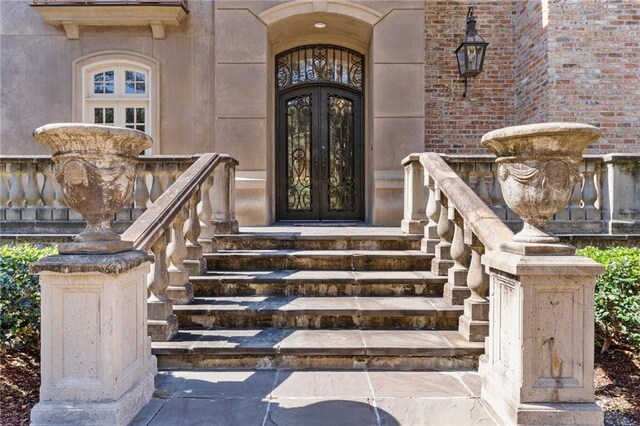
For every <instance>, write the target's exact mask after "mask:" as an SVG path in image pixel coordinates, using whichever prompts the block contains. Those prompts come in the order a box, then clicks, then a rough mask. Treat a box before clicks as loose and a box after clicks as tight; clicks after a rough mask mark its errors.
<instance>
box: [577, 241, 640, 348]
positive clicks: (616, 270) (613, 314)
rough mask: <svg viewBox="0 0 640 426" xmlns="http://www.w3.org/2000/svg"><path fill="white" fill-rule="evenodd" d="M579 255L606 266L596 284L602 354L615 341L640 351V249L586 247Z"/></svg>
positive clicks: (596, 308) (597, 314)
mask: <svg viewBox="0 0 640 426" xmlns="http://www.w3.org/2000/svg"><path fill="white" fill-rule="evenodd" d="M578 254H581V255H583V256H587V257H590V258H591V259H593V260H595V261H596V262H599V263H602V264H603V265H604V266H605V268H606V269H605V272H604V275H602V276H600V277H598V279H597V280H596V293H595V318H596V325H597V326H598V328H599V330H600V331H601V333H602V338H603V341H602V351H603V352H604V351H606V350H607V349H608V348H609V345H610V344H611V342H612V340H615V341H617V342H621V343H629V344H631V345H634V346H636V347H639V348H640V248H624V247H613V248H608V249H604V250H601V249H597V248H595V247H586V248H584V249H581V250H578Z"/></svg>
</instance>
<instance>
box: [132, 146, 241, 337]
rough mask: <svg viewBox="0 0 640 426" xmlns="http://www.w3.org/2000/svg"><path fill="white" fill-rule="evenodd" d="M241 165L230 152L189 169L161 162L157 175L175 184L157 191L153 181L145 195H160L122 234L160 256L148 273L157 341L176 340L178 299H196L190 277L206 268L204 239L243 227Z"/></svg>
mask: <svg viewBox="0 0 640 426" xmlns="http://www.w3.org/2000/svg"><path fill="white" fill-rule="evenodd" d="M156 164H164V163H161V162H157V163H156ZM237 164H238V162H237V161H236V160H234V159H233V158H231V157H229V156H227V155H219V154H202V155H200V156H198V157H197V159H196V161H195V162H193V164H191V166H190V167H189V168H188V169H186V170H185V171H184V172H182V171H181V170H180V168H179V167H174V166H173V165H171V166H170V167H165V166H164V165H163V166H161V167H158V173H157V174H156V176H160V173H164V174H165V175H167V176H166V179H167V182H169V183H171V185H170V186H168V187H166V189H164V190H163V189H158V190H153V185H152V190H151V191H150V192H149V195H148V196H147V195H146V194H144V192H143V195H141V196H140V199H141V200H144V199H146V197H149V199H151V198H152V197H153V195H152V194H154V193H159V195H158V196H157V198H156V199H155V200H153V204H152V205H151V206H149V207H148V208H147V209H146V210H144V211H143V212H141V214H140V215H139V217H138V218H137V219H136V221H135V222H134V223H133V224H132V225H131V226H130V227H129V228H128V229H127V230H126V231H125V232H124V233H123V234H122V239H123V240H126V241H132V242H133V245H134V247H135V248H136V249H138V250H143V251H147V252H150V253H151V254H153V257H154V259H155V261H154V263H153V265H152V268H151V270H150V272H149V277H148V282H149V285H148V287H149V294H150V295H149V301H148V312H149V320H148V332H149V335H150V337H151V339H152V340H154V341H164V340H170V339H171V338H172V337H173V336H175V334H176V333H177V320H176V316H175V314H174V313H173V304H174V303H180V304H184V303H189V302H190V301H191V300H193V288H192V286H191V283H190V282H189V276H190V275H198V274H201V273H202V272H203V271H204V270H205V260H204V258H203V252H204V249H203V244H202V243H204V245H207V244H209V245H210V244H211V238H212V237H213V234H214V233H227V232H235V231H237V220H236V219H235V210H234V208H233V200H234V186H233V185H232V182H233V176H234V173H235V167H236V165H237ZM152 168H153V169H155V167H152ZM140 179H142V178H140ZM154 182H155V179H154ZM141 187H144V186H142V185H141V186H140V187H137V188H141ZM137 188H136V189H137ZM162 188H165V187H162ZM212 190H213V194H211V192H212ZM135 192H136V191H135V190H134V199H135V197H136V195H135ZM216 200H222V202H217V203H215V201H216ZM214 206H215V209H217V210H216V211H217V212H218V214H217V215H213V213H212V212H213V211H214ZM134 208H135V204H134ZM201 242H202V243H201Z"/></svg>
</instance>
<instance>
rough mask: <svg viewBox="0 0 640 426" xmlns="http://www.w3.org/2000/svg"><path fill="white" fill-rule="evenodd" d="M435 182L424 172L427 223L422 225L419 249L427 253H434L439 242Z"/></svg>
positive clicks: (438, 205)
mask: <svg viewBox="0 0 640 426" xmlns="http://www.w3.org/2000/svg"><path fill="white" fill-rule="evenodd" d="M435 184H436V182H435V181H434V180H433V178H432V177H431V176H430V175H429V174H428V173H427V172H426V170H425V173H424V185H425V186H426V187H427V188H428V189H429V195H428V198H427V207H426V209H425V214H426V215H427V217H428V218H429V223H427V224H426V225H425V227H424V238H423V239H422V241H421V243H420V249H421V250H422V251H423V252H425V253H427V254H434V255H435V254H436V245H437V244H438V243H439V242H440V237H439V236H438V219H439V218H440V203H438V202H437V201H436V192H435Z"/></svg>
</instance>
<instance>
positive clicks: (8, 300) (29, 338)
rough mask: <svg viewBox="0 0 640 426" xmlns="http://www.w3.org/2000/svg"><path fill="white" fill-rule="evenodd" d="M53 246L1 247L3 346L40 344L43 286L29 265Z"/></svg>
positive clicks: (23, 346)
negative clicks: (41, 286)
mask: <svg viewBox="0 0 640 426" xmlns="http://www.w3.org/2000/svg"><path fill="white" fill-rule="evenodd" d="M54 253H56V249H54V248H38V247H35V246H32V245H29V244H24V245H18V246H0V329H1V330H2V342H1V344H2V346H3V347H9V348H13V349H33V350H35V349H38V348H39V347H40V286H39V285H38V277H37V276H35V275H31V274H29V266H30V265H31V264H32V263H33V262H35V261H37V260H38V259H40V258H41V257H44V256H47V255H50V254H54Z"/></svg>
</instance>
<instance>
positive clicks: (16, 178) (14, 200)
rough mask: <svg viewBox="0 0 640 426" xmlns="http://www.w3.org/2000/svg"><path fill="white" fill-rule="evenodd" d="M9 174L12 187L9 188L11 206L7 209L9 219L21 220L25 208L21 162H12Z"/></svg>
mask: <svg viewBox="0 0 640 426" xmlns="http://www.w3.org/2000/svg"><path fill="white" fill-rule="evenodd" d="M9 175H10V177H11V188H10V189H9V202H10V203H11V208H9V209H8V210H7V211H6V213H5V214H6V217H7V220H20V219H21V218H22V214H21V213H22V210H23V208H24V203H25V198H24V186H23V183H22V170H20V165H19V164H11V165H10V166H9Z"/></svg>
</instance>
